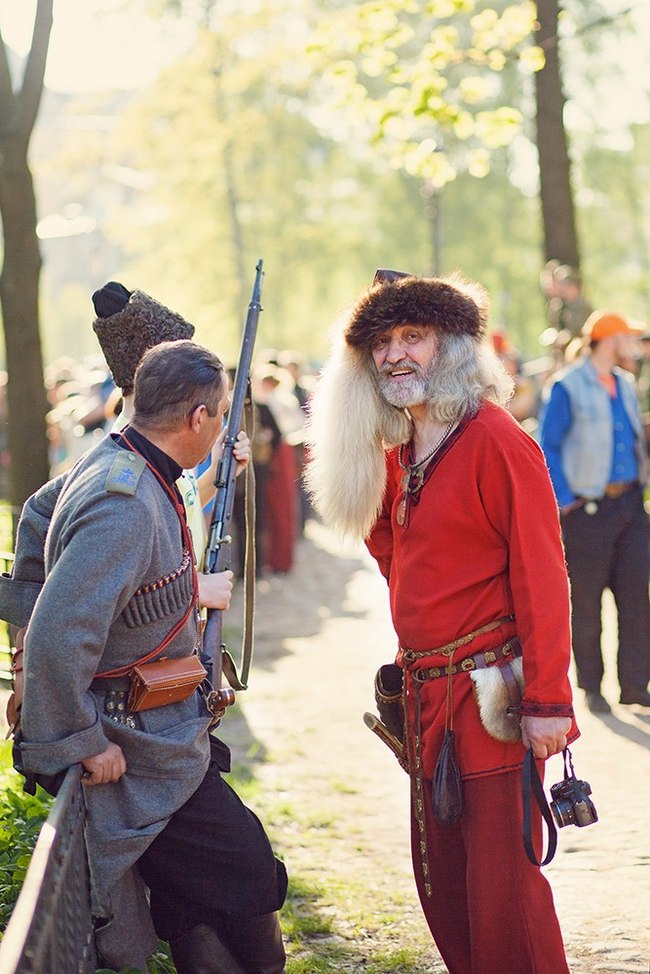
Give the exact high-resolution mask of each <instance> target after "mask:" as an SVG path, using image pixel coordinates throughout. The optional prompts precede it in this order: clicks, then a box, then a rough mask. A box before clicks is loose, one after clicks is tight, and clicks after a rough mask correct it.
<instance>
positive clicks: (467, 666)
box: [460, 656, 476, 673]
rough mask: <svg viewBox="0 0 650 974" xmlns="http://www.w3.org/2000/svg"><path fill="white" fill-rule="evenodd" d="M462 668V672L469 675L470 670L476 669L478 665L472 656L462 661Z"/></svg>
mask: <svg viewBox="0 0 650 974" xmlns="http://www.w3.org/2000/svg"><path fill="white" fill-rule="evenodd" d="M460 668H461V670H463V672H465V673H469V672H470V670H475V669H476V663H475V661H474V660H473V659H472V657H471V656H468V657H467V659H464V660H463V661H462V663H461V664H460Z"/></svg>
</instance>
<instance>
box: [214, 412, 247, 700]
mask: <svg viewBox="0 0 650 974" xmlns="http://www.w3.org/2000/svg"><path fill="white" fill-rule="evenodd" d="M254 424H255V416H254V412H253V403H252V399H251V396H250V395H249V396H248V398H247V399H246V404H245V406H244V426H245V428H246V431H247V433H248V437H249V439H250V440H251V442H252V440H253V436H254V434H255V430H254ZM244 477H245V480H244V511H245V520H246V550H245V553H244V629H243V635H242V647H241V673H238V672H237V666H236V665H235V661H234V660H233V658H232V656H231V655H230V653H229V652H228V650H227V649H225V648H222V651H221V665H222V668H223V672H224V674H225V676H226V679H227V680H228V683H229V685H230V686H231V687H232V688H233V690H246V689H247V687H248V676H249V673H250V668H251V663H252V661H253V625H254V621H255V470H254V467H253V459H252V457H251V459H250V461H249V463H248V465H247V467H246V470H245V471H244ZM219 685H220V684H218V683H215V686H219Z"/></svg>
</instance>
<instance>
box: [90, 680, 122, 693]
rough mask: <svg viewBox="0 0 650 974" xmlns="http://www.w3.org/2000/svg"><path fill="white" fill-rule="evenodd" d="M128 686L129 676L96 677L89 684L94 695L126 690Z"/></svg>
mask: <svg viewBox="0 0 650 974" xmlns="http://www.w3.org/2000/svg"><path fill="white" fill-rule="evenodd" d="M130 686H131V677H130V676H104V677H101V676H96V677H95V679H94V680H93V682H92V683H91V684H90V689H91V690H92V691H93V692H94V693H102V692H106V693H108V691H109V690H128V689H129V688H130Z"/></svg>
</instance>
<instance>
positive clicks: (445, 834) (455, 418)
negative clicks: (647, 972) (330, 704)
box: [308, 272, 577, 974]
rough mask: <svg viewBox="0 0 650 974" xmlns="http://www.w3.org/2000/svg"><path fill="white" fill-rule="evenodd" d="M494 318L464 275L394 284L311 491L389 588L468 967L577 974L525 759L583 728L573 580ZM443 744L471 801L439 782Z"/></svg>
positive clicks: (446, 925)
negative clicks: (532, 845)
mask: <svg viewBox="0 0 650 974" xmlns="http://www.w3.org/2000/svg"><path fill="white" fill-rule="evenodd" d="M486 318H487V301H486V294H485V292H484V290H483V289H482V288H481V287H480V286H479V285H475V284H470V283H469V282H466V281H464V280H462V279H461V278H459V277H458V276H456V277H453V278H448V279H424V278H417V277H413V276H410V275H403V274H398V273H397V272H378V275H377V277H376V278H375V282H373V286H372V287H371V288H370V289H369V290H368V292H367V293H366V294H365V295H364V296H363V297H362V298H361V299H360V300H359V302H358V303H357V304H356V306H355V307H353V309H352V310H351V311H350V313H349V315H348V317H347V320H346V322H345V325H344V330H343V335H342V337H343V341H342V342H341V343H340V347H339V348H338V349H337V351H336V352H335V354H334V356H333V359H332V361H331V362H330V363H329V365H328V367H327V368H326V369H325V371H324V374H323V376H322V378H321V380H320V382H319V385H318V387H317V389H316V392H315V395H314V400H313V404H312V423H311V434H310V436H311V449H312V454H313V459H312V462H311V465H310V467H309V472H308V479H309V483H310V486H311V490H312V492H313V495H314V501H315V503H316V505H317V508H318V509H319V510H320V512H321V514H322V516H323V518H324V520H325V521H326V522H328V523H330V524H332V525H333V526H334V527H336V528H338V529H339V530H341V531H342V532H343V533H344V534H348V535H356V536H357V537H362V538H365V540H366V543H367V545H368V548H369V550H370V552H371V554H372V555H373V556H374V558H375V559H376V560H377V563H378V565H379V568H380V570H381V572H382V574H383V575H384V576H385V578H386V580H387V582H388V587H389V593H390V605H391V612H392V618H393V623H394V627H395V631H396V633H397V636H398V639H399V650H398V653H397V659H396V662H397V664H398V665H399V667H400V668H401V669H402V671H403V674H404V678H403V682H404V693H403V700H404V704H405V713H406V717H405V746H406V752H407V757H408V767H409V773H410V777H411V783H412V852H413V865H414V872H415V878H416V882H417V887H418V892H419V895H420V900H421V902H422V906H423V910H424V913H425V916H426V919H427V922H428V924H429V927H430V929H431V932H432V934H433V937H434V940H435V942H436V944H437V946H438V949H439V950H440V953H441V955H442V957H443V959H444V961H445V963H446V964H447V967H448V969H449V972H450V974H533V972H534V974H568V968H567V964H566V959H565V954H564V947H563V944H562V937H561V933H560V929H559V924H558V921H557V917H556V914H555V908H554V905H553V898H552V893H551V889H550V886H549V885H548V883H547V881H546V879H545V877H544V876H543V875H542V873H541V871H540V870H539V869H538V868H537V867H536V866H534V865H532V864H531V862H529V860H528V858H527V857H526V854H525V851H524V846H523V842H522V803H521V767H522V761H523V758H524V754H525V752H526V749H527V748H529V747H530V748H532V750H533V753H534V755H535V757H536V758H538V759H539V761H538V766H539V767H540V770H541V769H542V768H543V764H541V762H543V760H544V759H546V758H548V757H550V756H551V755H553V754H557V753H558V752H561V751H562V749H563V748H564V747H565V746H566V743H567V740H572V739H573V738H574V737H575V736H577V729H576V727H575V724H574V723H573V709H572V704H571V699H572V697H571V687H570V684H569V679H568V675H567V673H568V667H569V661H570V628H569V593H568V583H567V575H566V569H565V563H564V555H563V550H562V544H561V538H560V528H559V521H558V514H557V505H556V503H555V498H554V494H553V489H552V487H551V482H550V479H549V475H548V472H547V469H546V465H545V462H544V457H543V455H542V452H541V450H540V449H539V447H538V446H537V444H536V443H535V442H534V441H533V440H532V439H531V438H530V437H529V436H528V435H527V434H526V433H525V432H524V431H523V430H522V429H521V427H520V426H519V425H518V424H517V423H516V422H515V421H514V420H513V418H512V417H511V416H510V414H509V413H508V412H507V411H506V410H505V409H504V408H503V403H505V402H506V401H507V399H508V396H509V394H510V392H511V384H510V380H509V378H508V376H507V375H506V373H505V370H504V369H503V368H502V366H501V365H500V363H499V361H498V359H497V358H496V356H495V355H494V354H493V353H492V351H491V350H490V349H489V348H488V346H487V345H486V344H485V343H484V342H483V337H484V331H485V324H486ZM522 661H523V673H522V674H521V676H520V680H521V685H524V684H525V685H524V689H523V697H522V698H521V699H520V700H518V699H517V695H516V694H515V691H514V690H512V689H508V687H509V686H510V687H512V682H513V678H514V675H515V671H516V669H517V666H520V667H521V663H522ZM495 676H496V678H497V679H496V684H497V685H496V686H495V685H494V682H493V678H494V677H495ZM501 676H503V680H502V679H501ZM486 681H487V682H486ZM490 688H491V689H490ZM515 689H516V688H515ZM504 693H505V703H504V702H503V701H502V700H501V697H502V696H503V694H504ZM509 701H510V702H511V705H516V709H514V710H511V712H510V714H508V713H506V707H507V706H508V702H509ZM486 725H487V726H488V727H489V728H490V731H489V732H488V730H487V729H486ZM450 732H453V733H450ZM495 735H496V736H495ZM443 740H444V741H445V742H446V746H445V749H444V752H445V754H446V757H447V759H449V753H448V752H447V745H450V744H452V743H453V745H455V761H456V763H457V766H458V768H459V772H460V778H461V780H462V784H461V786H460V788H459V789H458V792H459V793H460V794H456V795H453V794H452V798H453V797H455V798H456V799H457V801H456V804H455V805H454V803H453V802H451V803H450V798H449V795H447V800H445V794H444V793H441V789H440V786H439V785H434V783H433V782H434V778H435V777H436V766H437V765H438V763H439V757H440V755H441V750H442V749H443V748H442V745H443ZM450 767H451V770H453V767H454V766H453V762H452V764H451V765H449V764H448V765H447V771H448V772H449V770H450ZM440 770H441V769H440V768H439V774H440ZM452 777H453V776H452ZM443 778H444V780H445V781H447V782H448V781H449V773H448V774H447V776H446V777H445V776H443ZM452 783H453V782H452ZM443 792H444V789H443ZM461 805H462V810H461ZM534 829H535V833H536V837H537V841H538V842H539V840H540V836H541V822H540V819H539V817H537V818H536V821H535V825H534Z"/></svg>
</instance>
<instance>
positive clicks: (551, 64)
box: [535, 0, 580, 269]
mask: <svg viewBox="0 0 650 974" xmlns="http://www.w3.org/2000/svg"><path fill="white" fill-rule="evenodd" d="M558 6H559V5H558V0H538V3H537V20H538V24H539V27H538V30H537V31H536V35H535V37H536V42H537V44H538V45H539V46H540V47H541V48H542V50H543V51H544V56H545V58H546V64H545V66H544V67H543V68H542V70H541V71H538V72H537V73H536V74H535V88H536V96H537V152H538V156H539V171H540V194H541V203H542V223H543V228H544V251H545V258H546V260H552V259H557V260H559V261H560V263H562V264H570V265H571V267H575V268H576V269H579V267H580V257H579V252H578V235H577V230H576V222H575V211H574V206H573V194H572V189H571V161H570V159H569V151H568V147H567V136H566V131H565V128H564V119H563V111H564V102H565V98H564V93H563V91H562V76H561V70H560V55H559V43H558V34H557V21H558Z"/></svg>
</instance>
